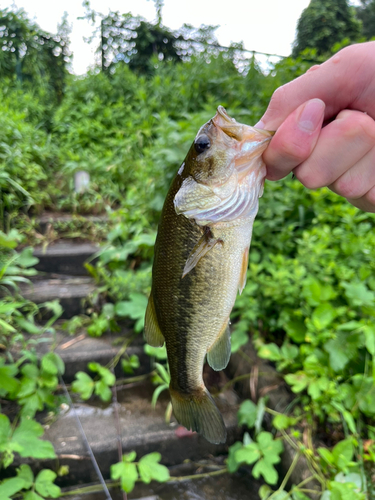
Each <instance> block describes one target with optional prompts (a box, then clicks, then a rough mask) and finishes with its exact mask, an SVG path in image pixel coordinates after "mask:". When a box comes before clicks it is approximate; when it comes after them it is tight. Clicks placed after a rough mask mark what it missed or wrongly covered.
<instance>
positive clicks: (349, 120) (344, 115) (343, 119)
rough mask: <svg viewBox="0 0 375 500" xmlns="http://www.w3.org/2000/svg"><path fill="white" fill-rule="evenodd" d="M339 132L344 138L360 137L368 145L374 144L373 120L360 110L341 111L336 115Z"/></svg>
mask: <svg viewBox="0 0 375 500" xmlns="http://www.w3.org/2000/svg"><path fill="white" fill-rule="evenodd" d="M338 118H339V119H340V120H339V125H340V133H341V134H342V136H343V138H344V139H347V140H354V139H360V140H363V141H364V142H366V143H368V144H369V145H371V146H373V145H374V144H375V121H374V120H373V119H372V118H371V117H370V116H368V115H367V114H366V113H361V112H360V111H349V112H347V111H343V112H341V113H340V114H339V115H338Z"/></svg>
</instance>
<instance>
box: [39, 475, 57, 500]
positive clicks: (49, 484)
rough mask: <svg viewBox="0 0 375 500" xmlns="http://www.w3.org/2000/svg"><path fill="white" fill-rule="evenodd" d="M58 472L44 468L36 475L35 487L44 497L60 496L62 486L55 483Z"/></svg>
mask: <svg viewBox="0 0 375 500" xmlns="http://www.w3.org/2000/svg"><path fill="white" fill-rule="evenodd" d="M56 477H57V474H55V473H54V472H53V471H52V470H49V469H43V470H41V471H40V472H39V474H38V475H37V476H36V480H35V489H36V491H37V492H38V493H39V494H40V495H42V496H43V497H52V498H57V497H59V496H60V493H61V490H60V488H59V487H58V486H57V485H56V484H54V483H53V482H54V480H55V479H56Z"/></svg>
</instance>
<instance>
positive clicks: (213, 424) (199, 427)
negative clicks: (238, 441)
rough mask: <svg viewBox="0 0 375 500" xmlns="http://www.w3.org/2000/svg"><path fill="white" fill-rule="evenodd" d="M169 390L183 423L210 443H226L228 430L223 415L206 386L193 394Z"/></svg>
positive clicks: (179, 420)
mask: <svg viewBox="0 0 375 500" xmlns="http://www.w3.org/2000/svg"><path fill="white" fill-rule="evenodd" d="M169 390H170V394H171V399H172V406H173V412H174V414H175V417H176V419H177V420H178V422H179V423H180V424H181V425H183V426H185V427H186V428H187V429H191V430H192V431H196V432H198V433H199V434H201V435H202V436H203V437H204V438H206V439H207V441H209V442H210V443H214V444H219V443H225V441H226V439H227V430H226V428H225V425H224V421H223V417H222V416H221V413H220V412H219V409H218V408H217V406H216V405H215V403H214V400H213V399H212V396H211V394H210V393H209V392H208V390H207V389H206V388H204V389H202V390H199V391H195V392H193V393H191V394H182V393H180V392H178V391H175V390H174V389H172V388H170V389H169Z"/></svg>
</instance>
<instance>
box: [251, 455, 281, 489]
mask: <svg viewBox="0 0 375 500" xmlns="http://www.w3.org/2000/svg"><path fill="white" fill-rule="evenodd" d="M252 474H253V476H254V477H255V479H258V478H259V477H260V476H263V477H264V480H265V481H266V482H267V483H268V484H276V483H277V479H278V474H277V471H276V469H275V467H274V466H273V465H272V464H270V463H269V462H268V461H266V460H265V459H264V458H261V459H260V460H259V462H257V463H256V464H255V465H254V467H253V470H252Z"/></svg>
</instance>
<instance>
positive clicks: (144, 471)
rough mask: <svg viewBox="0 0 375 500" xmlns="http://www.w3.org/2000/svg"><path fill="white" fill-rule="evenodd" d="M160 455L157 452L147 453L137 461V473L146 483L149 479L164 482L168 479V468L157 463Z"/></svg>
mask: <svg viewBox="0 0 375 500" xmlns="http://www.w3.org/2000/svg"><path fill="white" fill-rule="evenodd" d="M160 460H161V455H160V453H158V452H156V451H155V452H153V453H149V454H148V455H145V456H144V457H142V458H141V459H140V461H139V462H138V470H139V475H140V478H141V479H142V481H143V482H144V483H146V484H148V483H149V482H150V481H151V479H155V481H159V483H164V482H165V481H168V479H169V477H170V476H169V470H168V468H167V467H166V466H165V465H161V464H159V462H160Z"/></svg>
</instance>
